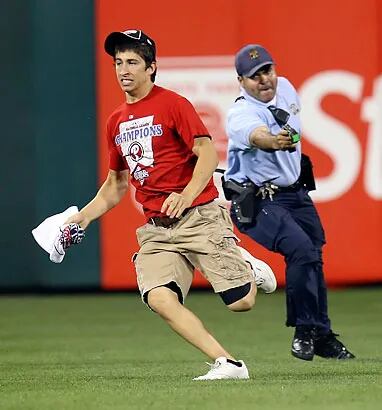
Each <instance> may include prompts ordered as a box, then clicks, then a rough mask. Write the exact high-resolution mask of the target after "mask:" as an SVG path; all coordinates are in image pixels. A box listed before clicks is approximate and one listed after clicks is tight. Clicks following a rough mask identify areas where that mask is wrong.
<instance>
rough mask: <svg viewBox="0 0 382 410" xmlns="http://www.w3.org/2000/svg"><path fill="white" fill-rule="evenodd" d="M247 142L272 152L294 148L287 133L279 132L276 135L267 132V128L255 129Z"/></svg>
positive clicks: (284, 131)
mask: <svg viewBox="0 0 382 410" xmlns="http://www.w3.org/2000/svg"><path fill="white" fill-rule="evenodd" d="M249 141H250V143H251V145H253V146H254V147H256V148H260V149H274V150H283V151H285V150H288V149H290V148H293V147H295V145H296V144H293V143H292V139H291V137H290V136H289V134H288V131H286V130H281V131H280V132H279V133H278V134H277V135H273V134H271V133H270V132H269V130H268V128H267V127H258V128H255V129H254V130H253V131H252V132H251V134H250V136H249Z"/></svg>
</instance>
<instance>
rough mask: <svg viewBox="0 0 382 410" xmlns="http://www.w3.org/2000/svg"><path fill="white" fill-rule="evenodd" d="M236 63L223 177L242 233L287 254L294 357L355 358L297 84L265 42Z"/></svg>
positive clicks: (244, 52)
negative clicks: (306, 151) (344, 336)
mask: <svg viewBox="0 0 382 410" xmlns="http://www.w3.org/2000/svg"><path fill="white" fill-rule="evenodd" d="M235 65H236V71H237V74H238V81H239V83H240V86H241V94H240V96H239V97H238V98H237V99H236V101H235V104H234V105H233V107H232V108H231V109H230V110H229V113H228V119H227V134H228V137H229V143H228V168H227V171H226V172H225V175H224V180H225V184H224V187H225V192H226V195H227V196H228V198H230V199H231V200H232V207H231V216H232V219H233V221H234V223H235V225H236V226H237V228H238V229H239V230H240V231H241V232H243V233H245V234H247V235H248V236H250V237H251V238H252V239H253V240H255V241H256V242H258V243H259V244H261V245H263V246H264V247H266V248H267V249H268V250H270V251H273V252H277V253H280V254H281V255H283V256H284V258H285V263H286V304H287V320H286V325H287V326H293V327H295V333H294V337H293V341H292V349H291V353H292V355H293V356H295V357H297V358H299V359H303V360H312V359H313V356H314V355H315V354H316V355H318V356H321V357H325V358H337V359H351V358H354V357H355V356H354V355H353V354H352V353H350V352H349V351H348V350H347V349H346V347H345V346H344V345H343V344H342V343H341V342H340V341H339V340H338V339H337V338H336V336H338V335H337V334H335V333H333V332H332V330H331V325H330V320H329V317H328V307H327V290H326V284H325V279H324V274H323V270H322V264H323V262H322V246H323V245H324V244H325V234H324V230H323V228H322V225H321V222H320V218H319V216H318V214H317V211H316V208H315V206H314V204H313V202H312V200H311V198H310V196H309V194H308V192H309V189H313V188H314V179H313V178H312V176H313V174H312V172H311V167H309V164H310V162H309V161H308V159H309V158H308V157H306V156H304V155H303V158H304V159H305V162H306V164H307V165H308V166H307V167H306V166H303V167H301V164H302V162H301V158H302V154H301V143H300V141H299V139H300V119H299V111H300V102H299V98H298V95H297V93H296V90H295V89H294V87H293V86H292V84H291V83H290V82H289V81H288V80H287V79H286V78H284V77H279V78H278V77H277V74H276V71H275V67H274V61H273V58H272V56H271V55H270V54H269V52H268V51H267V50H266V49H265V48H264V47H262V46H260V45H254V44H249V45H247V46H245V47H243V48H242V49H241V50H239V52H238V53H237V54H236V59H235ZM302 168H303V169H302Z"/></svg>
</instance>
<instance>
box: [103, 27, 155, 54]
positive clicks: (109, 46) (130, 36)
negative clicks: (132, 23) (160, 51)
mask: <svg viewBox="0 0 382 410" xmlns="http://www.w3.org/2000/svg"><path fill="white" fill-rule="evenodd" d="M129 41H130V42H132V43H134V42H137V43H142V44H146V45H147V46H149V47H150V48H151V49H152V50H153V51H154V58H155V54H156V47H155V42H154V40H153V39H151V38H150V37H149V36H148V35H147V34H145V33H144V32H143V31H142V30H126V31H114V32H113V33H110V34H109V35H108V36H107V37H106V40H105V51H106V52H107V54H109V55H111V56H112V57H114V53H115V47H116V46H117V45H118V44H121V43H126V42H129Z"/></svg>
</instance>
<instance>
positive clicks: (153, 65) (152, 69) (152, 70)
mask: <svg viewBox="0 0 382 410" xmlns="http://www.w3.org/2000/svg"><path fill="white" fill-rule="evenodd" d="M148 69H149V70H151V74H153V73H154V72H155V70H156V69H157V63H156V61H153V62H152V63H151V64H150V66H149V67H148Z"/></svg>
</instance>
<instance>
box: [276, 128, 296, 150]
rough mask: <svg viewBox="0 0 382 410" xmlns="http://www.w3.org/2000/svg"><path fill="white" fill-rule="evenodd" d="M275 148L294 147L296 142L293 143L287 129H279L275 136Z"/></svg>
mask: <svg viewBox="0 0 382 410" xmlns="http://www.w3.org/2000/svg"><path fill="white" fill-rule="evenodd" d="M275 137H276V144H277V148H276V149H280V150H282V151H286V150H288V149H291V148H294V147H295V146H296V144H293V142H292V137H291V136H290V135H289V133H288V131H286V130H281V131H280V132H279V133H278V134H277V135H276V136H275Z"/></svg>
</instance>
